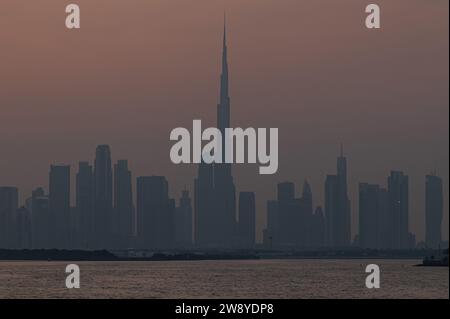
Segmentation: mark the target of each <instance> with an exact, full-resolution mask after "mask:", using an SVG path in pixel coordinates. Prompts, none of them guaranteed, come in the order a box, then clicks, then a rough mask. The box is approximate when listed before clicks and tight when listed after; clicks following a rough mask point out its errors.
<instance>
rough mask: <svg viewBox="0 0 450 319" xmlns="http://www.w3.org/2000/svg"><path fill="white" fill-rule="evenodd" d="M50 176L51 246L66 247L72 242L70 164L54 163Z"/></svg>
mask: <svg viewBox="0 0 450 319" xmlns="http://www.w3.org/2000/svg"><path fill="white" fill-rule="evenodd" d="M49 177H50V178H49V208H50V228H49V230H50V234H51V235H50V236H51V238H52V241H51V247H53V248H59V249H66V248H69V244H70V166H68V165H52V166H51V167H50V175H49Z"/></svg>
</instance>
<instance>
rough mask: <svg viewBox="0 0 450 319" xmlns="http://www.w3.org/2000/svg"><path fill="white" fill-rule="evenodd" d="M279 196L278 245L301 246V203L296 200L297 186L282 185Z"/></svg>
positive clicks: (292, 184) (278, 192)
mask: <svg viewBox="0 0 450 319" xmlns="http://www.w3.org/2000/svg"><path fill="white" fill-rule="evenodd" d="M277 189H278V190H277V194H278V198H277V201H278V227H279V229H278V230H279V231H278V239H277V245H281V246H284V247H295V246H298V245H299V235H300V232H301V230H300V225H301V220H300V214H301V202H300V200H299V199H296V198H295V185H294V183H291V182H284V183H280V184H278V186H277Z"/></svg>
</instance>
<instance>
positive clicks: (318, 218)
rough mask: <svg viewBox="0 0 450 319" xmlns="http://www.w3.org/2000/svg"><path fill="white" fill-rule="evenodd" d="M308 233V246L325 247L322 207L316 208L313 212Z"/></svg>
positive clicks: (324, 224) (324, 225)
mask: <svg viewBox="0 0 450 319" xmlns="http://www.w3.org/2000/svg"><path fill="white" fill-rule="evenodd" d="M310 228H311V232H310V246H311V247H313V248H320V247H323V246H325V239H326V234H325V229H326V223H325V216H324V214H323V210H322V207H320V206H318V207H317V208H316V210H315V212H314V215H313V218H312V223H311V227H310Z"/></svg>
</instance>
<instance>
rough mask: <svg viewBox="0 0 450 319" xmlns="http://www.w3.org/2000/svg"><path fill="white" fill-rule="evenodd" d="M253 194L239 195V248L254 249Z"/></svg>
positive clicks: (254, 215) (241, 193) (254, 209)
mask: <svg viewBox="0 0 450 319" xmlns="http://www.w3.org/2000/svg"><path fill="white" fill-rule="evenodd" d="M255 205H256V204H255V193H253V192H240V193H239V224H238V225H239V226H238V229H239V231H238V234H239V246H240V247H242V248H254V247H255V240H256V238H255V236H256V207H255Z"/></svg>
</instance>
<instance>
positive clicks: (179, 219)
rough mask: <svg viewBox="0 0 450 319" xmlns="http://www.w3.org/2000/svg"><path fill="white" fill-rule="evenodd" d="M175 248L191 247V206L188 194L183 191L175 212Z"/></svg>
mask: <svg viewBox="0 0 450 319" xmlns="http://www.w3.org/2000/svg"><path fill="white" fill-rule="evenodd" d="M174 222H175V247H176V248H190V247H192V206H191V199H190V198H189V192H188V191H187V190H183V192H182V194H181V198H180V203H179V206H178V207H177V208H176V210H175V217H174Z"/></svg>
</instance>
